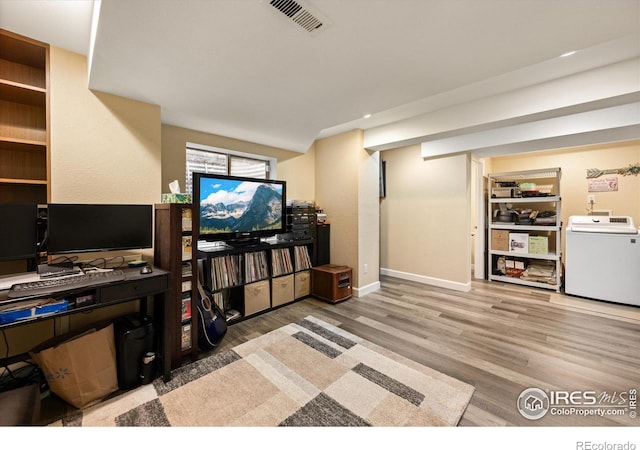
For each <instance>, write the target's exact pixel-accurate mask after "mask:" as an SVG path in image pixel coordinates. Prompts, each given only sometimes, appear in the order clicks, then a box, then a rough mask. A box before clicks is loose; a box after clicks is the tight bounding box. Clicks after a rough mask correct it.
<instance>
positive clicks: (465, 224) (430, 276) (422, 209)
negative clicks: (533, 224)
mask: <svg viewBox="0 0 640 450" xmlns="http://www.w3.org/2000/svg"><path fill="white" fill-rule="evenodd" d="M381 159H382V160H383V161H386V187H387V189H386V197H385V198H384V199H382V202H381V206H380V266H381V267H382V269H381V271H382V273H384V274H390V275H394V276H398V277H401V278H407V279H413V280H416V281H420V282H424V283H427V284H434V285H440V286H445V287H449V288H452V289H458V290H468V289H469V287H470V280H471V257H470V255H471V207H470V205H471V202H470V181H469V180H470V166H471V163H470V157H469V156H468V155H456V156H450V157H444V158H435V159H427V160H425V159H423V158H422V157H421V155H420V146H419V145H413V146H409V147H403V148H398V149H394V150H385V151H383V152H382V154H381Z"/></svg>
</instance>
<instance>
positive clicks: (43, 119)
mask: <svg viewBox="0 0 640 450" xmlns="http://www.w3.org/2000/svg"><path fill="white" fill-rule="evenodd" d="M49 151H50V149H49V45H48V44H45V43H42V42H38V41H35V40H33V39H30V38H26V37H23V36H20V35H17V34H15V33H12V32H10V31H6V30H0V202H9V203H19V202H36V203H43V204H44V203H48V202H49V199H50V189H49V180H50V164H49V161H50V157H49Z"/></svg>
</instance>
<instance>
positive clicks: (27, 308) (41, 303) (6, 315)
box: [0, 300, 69, 324]
mask: <svg viewBox="0 0 640 450" xmlns="http://www.w3.org/2000/svg"><path fill="white" fill-rule="evenodd" d="M68 306H69V302H68V301H67V300H57V301H56V300H37V301H35V303H29V302H27V303H24V302H21V303H17V304H15V305H9V306H8V307H7V308H4V309H3V310H2V311H0V324H5V323H11V322H15V321H17V320H23V319H30V318H31V317H35V316H42V315H46V314H53V313H57V312H61V311H66V310H67V308H68Z"/></svg>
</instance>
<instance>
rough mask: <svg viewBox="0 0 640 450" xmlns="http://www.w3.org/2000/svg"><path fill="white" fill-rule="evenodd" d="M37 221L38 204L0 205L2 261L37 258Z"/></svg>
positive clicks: (0, 248)
mask: <svg viewBox="0 0 640 450" xmlns="http://www.w3.org/2000/svg"><path fill="white" fill-rule="evenodd" d="M37 219H38V205H37V204H36V203H1V204H0V261H12V260H20V259H31V258H35V257H36V255H37V242H38V232H37Z"/></svg>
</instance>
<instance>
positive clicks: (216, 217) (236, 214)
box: [200, 183, 282, 234]
mask: <svg viewBox="0 0 640 450" xmlns="http://www.w3.org/2000/svg"><path fill="white" fill-rule="evenodd" d="M247 186H248V187H249V189H245V188H246V187H247ZM251 187H252V186H251V184H250V183H249V184H247V185H244V184H240V185H239V186H237V187H236V188H234V190H233V191H225V190H219V191H217V192H215V193H212V194H210V195H209V196H208V197H207V198H206V199H204V200H203V201H202V202H201V205H200V232H201V233H203V234H210V233H241V232H249V231H258V230H259V231H263V230H277V229H280V228H281V222H282V193H280V192H278V191H277V190H276V189H274V188H273V187H272V186H271V185H268V184H260V185H258V187H257V189H255V191H254V190H253V189H251ZM253 188H255V186H253ZM219 200H220V201H219Z"/></svg>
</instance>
